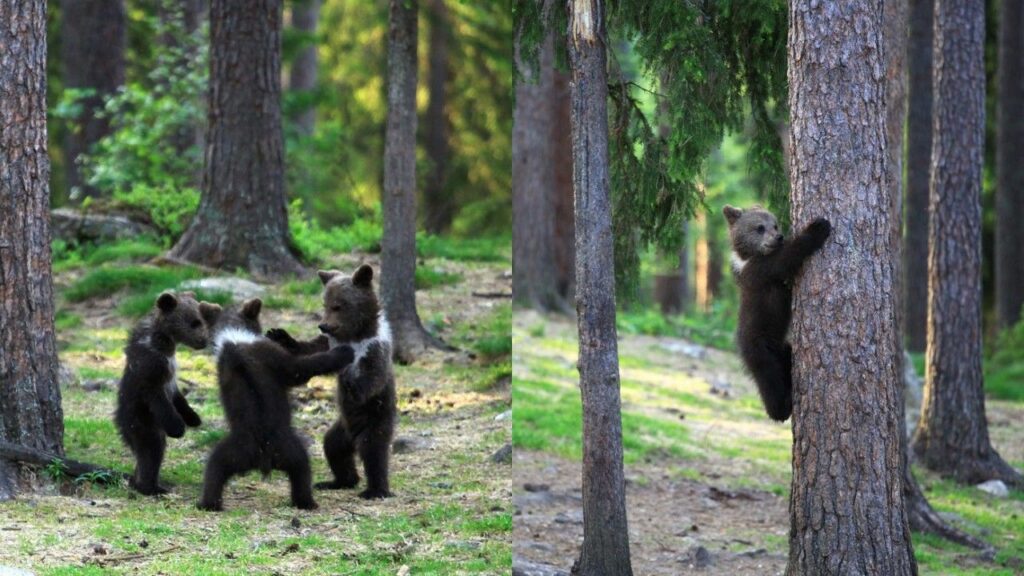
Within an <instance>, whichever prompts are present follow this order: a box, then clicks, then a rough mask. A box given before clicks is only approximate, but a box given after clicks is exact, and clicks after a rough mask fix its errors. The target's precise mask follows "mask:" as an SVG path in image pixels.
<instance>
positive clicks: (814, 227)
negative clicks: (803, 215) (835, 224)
mask: <svg viewBox="0 0 1024 576" xmlns="http://www.w3.org/2000/svg"><path fill="white" fill-rule="evenodd" d="M807 233H808V234H810V235H811V237H812V238H814V239H815V240H817V241H818V242H819V243H821V244H824V243H825V240H828V237H829V235H830V234H832V223H831V222H829V221H828V220H826V219H824V218H817V219H815V220H814V222H811V223H810V224H808V225H807Z"/></svg>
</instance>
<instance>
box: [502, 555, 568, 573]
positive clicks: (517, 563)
mask: <svg viewBox="0 0 1024 576" xmlns="http://www.w3.org/2000/svg"><path fill="white" fill-rule="evenodd" d="M512 576H569V572H567V571H565V570H562V569H561V568H558V567H555V566H552V565H550V564H539V563H537V562H531V561H529V560H527V559H526V558H520V557H518V556H513V557H512Z"/></svg>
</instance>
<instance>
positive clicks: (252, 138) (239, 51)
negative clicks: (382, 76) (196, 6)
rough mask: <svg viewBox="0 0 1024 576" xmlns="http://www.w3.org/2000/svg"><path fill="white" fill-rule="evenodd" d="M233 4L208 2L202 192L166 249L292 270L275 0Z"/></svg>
mask: <svg viewBox="0 0 1024 576" xmlns="http://www.w3.org/2000/svg"><path fill="white" fill-rule="evenodd" d="M233 6H234V4H233V3H232V2H230V1H229V0H213V1H212V3H211V6H210V100H209V137H208V138H207V144H206V166H205V168H204V171H203V194H202V198H201V200H200V202H199V210H198V211H197V212H196V215H195V218H194V219H193V220H192V224H191V225H190V226H189V229H188V230H186V231H185V234H184V235H183V236H182V237H181V238H180V239H179V240H178V243H177V244H176V245H175V246H174V248H172V249H171V256H172V257H174V258H177V259H181V260H187V261H190V262H195V263H197V264H202V265H205V266H211V267H214V268H224V269H229V270H231V269H235V268H243V269H246V270H249V271H250V272H252V273H253V274H255V275H257V276H261V277H280V276H285V275H289V274H299V273H301V272H303V268H302V265H301V264H299V262H298V260H297V259H296V257H295V255H294V253H293V252H292V248H291V234H290V233H289V231H288V207H287V203H286V202H287V199H286V197H285V190H284V141H283V137H282V134H281V18H282V13H281V0H255V1H254V2H253V3H252V5H251V6H249V8H248V9H247V10H236V9H234V8H233ZM242 62H244V63H245V64H244V65H242V64H240V63H242Z"/></svg>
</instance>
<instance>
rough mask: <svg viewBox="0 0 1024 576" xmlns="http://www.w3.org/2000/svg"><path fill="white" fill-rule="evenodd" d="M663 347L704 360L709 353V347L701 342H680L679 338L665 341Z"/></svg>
mask: <svg viewBox="0 0 1024 576" xmlns="http://www.w3.org/2000/svg"><path fill="white" fill-rule="evenodd" d="M661 347H662V348H664V349H665V350H668V351H669V352H673V353H676V354H682V355H683V356H687V357H689V358H693V359H695V360H703V359H704V358H705V357H706V356H707V355H708V349H707V348H705V347H703V346H701V345H700V344H691V343H689V342H680V341H678V340H675V341H671V342H668V343H664V344H662V345H661Z"/></svg>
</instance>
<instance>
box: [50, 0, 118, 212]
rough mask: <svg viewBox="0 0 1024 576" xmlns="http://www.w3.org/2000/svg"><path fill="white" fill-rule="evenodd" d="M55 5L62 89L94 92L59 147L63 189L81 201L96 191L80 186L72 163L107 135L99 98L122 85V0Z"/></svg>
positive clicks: (74, 0)
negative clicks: (64, 181)
mask: <svg viewBox="0 0 1024 576" xmlns="http://www.w3.org/2000/svg"><path fill="white" fill-rule="evenodd" d="M60 4H61V11H62V14H63V18H62V21H63V27H64V29H63V30H61V42H62V46H61V61H62V62H63V65H64V87H65V88H77V89H91V90H93V92H94V94H93V95H92V96H90V97H88V98H86V99H84V100H83V101H82V112H81V114H80V115H79V116H78V117H77V118H76V119H75V120H74V121H73V122H72V126H71V127H70V130H68V132H67V138H66V141H65V143H64V153H65V155H66V157H67V161H66V162H65V169H66V173H67V185H68V188H69V189H70V190H72V191H74V190H75V189H77V190H78V196H77V198H79V199H81V198H84V197H86V196H95V195H96V194H97V192H98V191H97V190H96V189H95V188H93V187H92V186H87V185H86V184H85V181H84V180H83V178H82V175H81V174H80V172H79V166H78V162H77V161H76V159H77V158H78V156H79V155H81V154H84V153H87V152H88V151H89V148H90V147H91V146H92V145H93V144H95V143H96V142H98V141H99V140H100V138H103V137H104V136H106V135H107V134H109V133H110V123H109V122H108V121H107V120H106V119H105V118H99V117H97V115H96V112H97V111H99V110H101V109H102V108H103V99H104V98H105V97H107V96H109V95H111V94H113V93H114V92H115V91H116V90H117V89H118V88H119V87H121V86H122V85H123V84H124V73H125V61H124V48H125V21H126V17H125V10H124V1H123V0H61V3H60Z"/></svg>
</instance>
